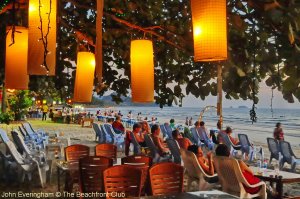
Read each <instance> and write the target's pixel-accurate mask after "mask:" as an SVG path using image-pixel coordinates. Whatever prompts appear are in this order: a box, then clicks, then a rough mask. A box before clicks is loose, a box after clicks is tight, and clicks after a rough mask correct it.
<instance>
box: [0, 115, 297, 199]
mask: <svg viewBox="0 0 300 199" xmlns="http://www.w3.org/2000/svg"><path fill="white" fill-rule="evenodd" d="M29 121H30V123H31V124H32V126H33V128H34V129H44V130H45V131H46V132H47V133H48V134H49V136H55V134H56V133H58V134H60V135H63V137H70V140H71V144H84V145H88V146H89V147H94V146H95V145H96V144H97V143H96V142H95V133H94V131H93V129H92V128H88V127H81V126H80V125H78V124H61V123H53V122H52V121H50V120H48V121H41V120H29ZM18 125H19V124H11V125H8V126H7V125H4V124H1V125H0V128H2V129H4V130H5V131H7V132H9V131H10V130H12V129H15V128H17V127H18ZM208 125H209V124H208ZM249 130H251V134H248V136H249V139H250V141H251V142H253V143H254V145H259V146H262V147H263V150H264V152H265V158H267V159H269V157H270V155H269V150H268V147H267V141H266V138H267V137H270V134H267V133H264V132H260V131H259V129H255V128H252V127H249ZM8 135H10V133H8ZM285 139H286V140H287V141H289V142H291V143H292V148H293V150H294V153H295V154H296V155H298V156H300V147H299V143H300V137H294V136H290V135H286V136H285ZM92 152H93V150H92ZM123 155H124V153H118V157H122V156H123ZM273 163H275V162H273ZM270 167H271V168H272V166H270ZM289 168H290V167H289V165H285V168H284V170H287V171H288V169H289ZM297 173H300V167H298V168H297ZM53 175H54V176H53V178H52V180H51V182H50V183H48V184H47V185H46V187H45V188H44V189H42V188H40V187H39V184H38V183H37V182H36V181H37V180H33V181H31V182H29V183H28V181H25V183H23V184H21V185H18V184H17V183H12V184H10V186H7V185H6V184H5V183H0V190H6V191H20V190H23V191H25V190H26V191H29V190H30V191H33V192H55V191H56V190H57V181H56V180H57V176H56V172H54V173H53ZM33 182H34V183H33ZM284 193H288V194H289V195H300V183H298V184H297V183H295V184H290V185H284Z"/></svg>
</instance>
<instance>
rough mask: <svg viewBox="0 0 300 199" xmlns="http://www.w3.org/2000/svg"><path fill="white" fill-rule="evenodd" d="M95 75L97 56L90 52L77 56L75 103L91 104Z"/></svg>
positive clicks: (80, 53)
mask: <svg viewBox="0 0 300 199" xmlns="http://www.w3.org/2000/svg"><path fill="white" fill-rule="evenodd" d="M94 73H95V55H94V54H93V53H90V52H79V53H78V54H77V69H76V78H75V88H74V99H73V101H74V102H91V101H92V95H93V85H94Z"/></svg>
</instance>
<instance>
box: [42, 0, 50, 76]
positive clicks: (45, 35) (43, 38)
mask: <svg viewBox="0 0 300 199" xmlns="http://www.w3.org/2000/svg"><path fill="white" fill-rule="evenodd" d="M41 7H42V3H41V0H39V17H40V27H39V29H40V31H41V38H40V40H41V41H42V42H43V46H44V61H43V64H42V66H43V67H45V69H46V70H47V74H48V73H49V67H48V65H47V55H48V53H49V51H48V35H49V32H50V28H51V27H50V16H51V10H52V0H50V1H49V12H48V13H47V18H48V24H47V31H46V34H44V31H43V17H42V14H41Z"/></svg>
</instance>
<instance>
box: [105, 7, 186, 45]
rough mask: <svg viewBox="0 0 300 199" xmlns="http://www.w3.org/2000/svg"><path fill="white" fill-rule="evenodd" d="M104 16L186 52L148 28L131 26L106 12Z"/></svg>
mask: <svg viewBox="0 0 300 199" xmlns="http://www.w3.org/2000/svg"><path fill="white" fill-rule="evenodd" d="M104 15H105V16H108V17H110V18H111V19H112V20H114V21H116V22H118V23H121V24H123V25H125V26H128V27H130V28H132V29H137V30H140V31H142V32H145V33H149V34H151V35H153V36H155V37H157V39H158V40H161V41H165V42H166V43H168V44H170V45H172V46H174V47H176V48H178V49H180V50H184V51H186V49H185V48H183V47H181V46H179V45H177V44H175V43H174V42H172V41H170V40H167V39H166V38H165V37H164V36H162V35H160V34H158V33H156V32H154V31H153V30H151V29H150V30H149V29H147V28H142V27H140V26H137V25H134V24H131V23H129V22H128V21H125V20H123V19H120V18H118V17H116V16H114V15H112V14H109V13H106V12H104Z"/></svg>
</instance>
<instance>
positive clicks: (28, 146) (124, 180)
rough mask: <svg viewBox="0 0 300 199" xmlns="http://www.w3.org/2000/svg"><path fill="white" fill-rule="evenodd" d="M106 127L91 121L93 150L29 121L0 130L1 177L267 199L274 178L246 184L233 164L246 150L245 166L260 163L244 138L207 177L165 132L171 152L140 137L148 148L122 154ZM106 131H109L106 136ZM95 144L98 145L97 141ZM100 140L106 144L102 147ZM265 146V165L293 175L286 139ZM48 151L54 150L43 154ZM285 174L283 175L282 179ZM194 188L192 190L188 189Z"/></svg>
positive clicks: (147, 192) (73, 187)
mask: <svg viewBox="0 0 300 199" xmlns="http://www.w3.org/2000/svg"><path fill="white" fill-rule="evenodd" d="M105 126H106V127H105ZM105 126H104V125H100V124H97V123H93V130H94V131H95V135H96V136H97V137H96V139H97V140H96V141H97V144H95V146H93V147H91V146H86V145H83V144H70V142H68V141H66V140H65V139H66V138H64V137H63V136H57V135H56V136H57V137H56V138H52V137H51V136H49V134H48V133H47V132H44V131H43V130H34V128H32V126H31V125H30V123H23V124H22V125H20V126H19V130H17V129H15V130H13V131H12V134H11V136H9V135H7V133H6V132H5V131H4V130H0V136H1V140H2V143H1V145H2V147H1V162H2V163H3V164H2V165H3V168H4V169H5V171H7V172H6V175H14V174H13V173H14V172H16V175H17V176H19V177H18V179H20V183H24V181H27V180H29V181H30V180H34V179H33V178H32V176H33V175H37V176H39V181H40V185H41V187H45V186H47V183H49V182H50V181H51V179H52V181H53V175H55V172H53V171H54V170H57V186H58V190H59V191H62V190H64V191H68V192H70V193H71V192H73V191H78V190H79V191H81V192H82V193H88V192H95V191H97V192H105V193H107V192H108V193H109V192H118V193H124V194H125V196H126V197H140V196H156V195H176V194H179V193H183V192H188V191H191V190H192V191H195V186H194V185H193V184H194V183H195V182H196V185H197V186H196V190H198V191H210V190H220V191H223V192H225V193H228V194H230V195H231V196H237V197H240V198H254V197H259V198H267V191H266V189H267V186H268V183H267V182H268V181H270V182H274V181H272V179H275V180H276V179H277V176H276V177H275V175H274V177H273V178H272V179H271V180H270V179H269V178H265V181H264V180H262V181H260V182H259V183H256V184H249V183H248V182H247V180H246V179H245V177H244V176H243V175H242V173H241V170H240V167H239V164H238V161H237V160H244V161H246V160H245V157H244V153H245V151H246V152H248V153H249V152H250V151H251V150H252V154H251V153H250V154H251V155H250V158H249V159H248V161H247V164H250V165H252V166H255V165H256V163H257V162H258V161H263V160H264V159H263V158H264V155H263V152H262V150H261V148H260V147H257V148H258V149H257V150H256V149H254V146H252V145H251V144H250V141H249V138H248V137H247V136H246V135H239V136H240V137H243V139H244V140H245V143H244V142H241V148H244V149H243V150H244V151H240V152H234V153H233V151H234V150H236V149H234V147H233V146H232V148H231V157H228V158H227V157H217V156H215V157H214V158H213V161H214V166H215V172H216V173H215V174H214V175H208V174H207V173H206V172H205V171H204V169H203V168H202V166H201V165H200V164H199V161H198V159H197V156H196V155H195V154H194V153H192V152H191V151H188V150H186V149H183V148H180V147H179V144H178V142H177V141H176V140H174V139H173V138H172V137H169V135H170V134H169V133H163V135H162V136H163V138H164V140H166V144H167V146H168V148H169V149H170V154H166V155H165V156H161V155H160V154H159V152H158V149H157V148H156V146H155V144H154V143H153V140H152V138H151V136H149V135H145V141H146V145H147V150H145V149H143V150H141V148H139V150H136V149H135V148H136V147H137V143H136V144H134V143H133V145H132V147H131V151H130V154H131V155H129V156H124V154H123V152H124V151H123V149H124V148H123V147H121V148H119V149H118V143H117V142H114V141H112V140H114V136H115V135H116V134H115V132H114V130H113V128H111V127H110V126H109V125H108V124H105ZM166 129H167V128H166ZM107 130H111V132H110V133H107ZM195 130H196V131H197V129H195ZM195 135H197V134H195ZM109 136H111V137H110V138H109ZM118 136H119V140H121V139H120V138H121V136H123V138H124V137H125V136H124V135H118ZM104 138H105V139H104ZM197 139H199V140H198V141H197V142H202V139H200V138H199V137H198V138H197ZM197 139H195V140H197ZM208 139H209V138H208ZM58 140H60V141H58ZM99 140H102V141H101V142H99ZM105 140H109V141H108V142H107V143H106V142H105ZM267 142H268V143H269V149H270V155H271V157H270V163H271V162H272V159H276V160H277V161H276V162H275V164H278V165H279V169H280V170H282V169H283V166H284V164H290V165H291V171H292V172H294V171H295V167H296V166H297V160H298V159H297V157H296V156H295V155H294V154H293V152H292V149H291V146H290V145H289V143H288V142H286V141H282V142H279V143H277V141H276V140H275V141H274V139H273V138H268V141H267ZM247 144H248V145H249V144H250V146H248V147H251V150H250V149H249V148H248V149H247V147H246V145H247ZM3 146H4V147H3ZM199 146H200V147H202V150H203V152H204V153H208V152H210V151H212V152H214V151H213V149H214V148H215V147H213V148H211V147H210V146H209V145H206V144H205V143H199ZM51 147H53V149H54V150H53V151H48V150H50V149H51ZM46 149H47V150H46ZM275 149H276V150H275ZM255 152H257V154H255ZM53 153H54V156H53ZM238 153H239V154H238ZM50 154H51V155H50ZM236 158H237V159H236ZM272 167H273V165H271V164H270V165H269V166H268V168H265V170H263V169H260V168H258V170H256V168H257V167H254V170H256V173H255V175H256V176H259V175H261V176H262V178H264V177H266V175H273V173H274V170H272V169H271V168H272ZM285 170H286V169H285ZM268 172H269V173H270V172H273V173H272V174H271V173H270V174H269V173H268ZM277 172H278V176H279V175H280V174H282V175H283V176H281V179H282V180H281V181H278V182H277V181H275V182H276V183H279V184H281V191H282V186H283V184H284V183H292V182H298V180H300V175H299V174H294V176H293V177H291V176H290V175H289V174H288V172H285V171H277ZM284 175H286V176H287V177H286V178H287V180H286V179H285V176H284ZM61 185H63V189H62V186H61ZM193 186H194V188H193V189H191V187H193ZM245 187H249V188H251V187H252V188H253V187H260V191H259V192H258V193H256V194H250V193H248V192H247V191H246V188H245ZM280 194H282V193H280ZM107 197H108V198H109V197H110V196H107ZM111 197H113V196H111ZM120 197H121V196H120ZM122 197H123V196H122Z"/></svg>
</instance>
